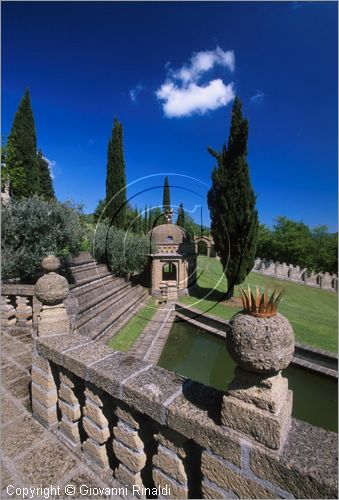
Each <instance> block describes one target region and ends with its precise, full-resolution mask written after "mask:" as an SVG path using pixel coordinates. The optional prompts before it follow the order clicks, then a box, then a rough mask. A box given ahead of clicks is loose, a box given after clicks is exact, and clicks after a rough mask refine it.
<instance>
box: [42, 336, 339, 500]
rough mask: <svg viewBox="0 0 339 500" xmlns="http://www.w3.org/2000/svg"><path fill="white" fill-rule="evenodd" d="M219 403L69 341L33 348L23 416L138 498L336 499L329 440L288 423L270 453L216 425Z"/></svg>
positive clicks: (200, 389)
mask: <svg viewBox="0 0 339 500" xmlns="http://www.w3.org/2000/svg"><path fill="white" fill-rule="evenodd" d="M223 396H224V393H222V392H220V391H217V390H214V389H211V388H208V387H205V386H203V385H202V384H199V383H195V382H192V381H190V380H187V379H184V378H183V377H181V376H179V375H177V374H175V373H173V372H168V371H167V370H164V369H162V368H160V367H156V366H152V365H151V364H146V363H144V362H142V361H139V360H136V359H134V358H132V357H131V356H129V355H128V354H125V353H120V352H117V351H113V350H112V349H110V348H109V347H107V346H106V345H104V344H101V343H94V342H93V341H90V340H89V339H88V338H85V337H82V336H79V335H77V334H72V335H70V334H69V333H68V334H67V335H54V336H50V337H40V338H39V337H38V338H35V339H34V347H33V362H32V407H33V413H34V415H35V417H36V418H37V419H38V420H39V421H40V422H41V423H42V424H43V425H45V427H47V428H48V429H50V430H51V431H52V432H54V433H56V434H57V435H58V437H59V438H60V439H62V440H63V442H64V443H65V444H67V445H68V446H69V447H70V448H71V449H72V450H73V451H74V452H75V453H76V454H77V455H78V456H79V457H81V458H82V459H83V460H84V461H86V462H87V463H88V464H89V465H90V467H91V468H92V469H93V470H94V471H96V472H97V474H98V475H100V476H101V477H112V475H114V476H115V477H116V478H117V479H118V480H119V481H121V483H122V484H124V485H128V486H129V487H130V488H131V489H133V486H134V490H133V492H134V494H136V495H138V496H145V491H143V490H142V488H143V487H145V488H152V487H158V488H159V487H163V488H165V487H167V488H170V491H169V495H168V497H169V498H237V497H240V498H337V485H336V477H337V464H336V454H337V435H336V434H334V433H331V432H326V431H324V430H323V429H320V428H316V427H313V426H311V425H309V424H306V423H304V422H301V421H297V420H294V419H292V423H291V428H290V431H289V434H288V440H287V442H286V443H285V445H284V447H283V448H282V449H280V450H276V451H274V450H270V449H268V448H266V447H265V446H263V445H260V444H258V443H257V442H256V441H255V440H254V439H251V438H250V437H249V436H247V435H245V434H242V433H240V432H235V431H232V430H231V429H230V428H228V427H226V426H225V425H222V423H221V405H222V399H223ZM239 418H240V419H241V415H239ZM138 487H139V488H140V489H138ZM157 496H158V497H163V496H166V494H165V491H163V492H161V491H159V490H158V492H157Z"/></svg>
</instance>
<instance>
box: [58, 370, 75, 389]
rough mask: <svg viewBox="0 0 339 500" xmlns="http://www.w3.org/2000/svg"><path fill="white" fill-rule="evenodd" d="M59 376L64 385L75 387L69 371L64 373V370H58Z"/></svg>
mask: <svg viewBox="0 0 339 500" xmlns="http://www.w3.org/2000/svg"><path fill="white" fill-rule="evenodd" d="M59 377H60V382H61V383H63V384H64V385H67V386H68V387H70V388H71V389H74V387H75V379H74V375H72V374H71V373H69V372H67V373H66V372H62V371H60V374H59Z"/></svg>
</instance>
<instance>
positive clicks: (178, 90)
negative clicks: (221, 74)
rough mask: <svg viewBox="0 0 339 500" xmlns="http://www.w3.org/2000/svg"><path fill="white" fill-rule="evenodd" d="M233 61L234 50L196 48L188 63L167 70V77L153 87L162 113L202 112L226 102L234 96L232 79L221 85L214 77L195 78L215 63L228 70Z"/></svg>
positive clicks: (230, 68)
mask: <svg viewBox="0 0 339 500" xmlns="http://www.w3.org/2000/svg"><path fill="white" fill-rule="evenodd" d="M234 65H235V58H234V52H233V51H232V50H229V51H226V52H225V51H224V50H222V49H221V48H220V47H217V48H216V49H215V50H207V51H201V52H196V53H194V54H193V55H192V57H191V59H190V62H189V64H186V65H184V66H183V67H182V68H180V69H178V70H169V73H168V78H167V80H166V81H165V82H164V83H163V84H162V85H161V87H160V88H159V89H158V90H157V91H156V96H157V98H158V99H159V100H160V101H161V102H162V105H163V110H164V113H165V116H167V117H168V118H172V117H182V116H190V115H192V114H194V113H199V114H204V113H206V112H207V111H210V110H215V109H218V108H219V107H221V106H226V105H227V104H228V103H229V102H230V101H231V100H232V99H234V97H235V94H234V89H233V83H229V84H228V85H225V84H224V82H223V81H222V80H221V79H220V78H218V79H214V80H210V81H209V82H208V83H206V84H199V80H200V79H201V77H202V76H203V75H204V74H205V73H206V72H208V71H210V70H211V69H213V68H214V67H215V66H222V67H224V68H227V69H228V70H229V71H231V72H232V71H234Z"/></svg>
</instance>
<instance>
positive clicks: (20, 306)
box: [15, 295, 32, 327]
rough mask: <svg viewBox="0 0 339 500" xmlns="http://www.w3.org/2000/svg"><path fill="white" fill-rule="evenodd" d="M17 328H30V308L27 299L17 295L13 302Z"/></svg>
mask: <svg viewBox="0 0 339 500" xmlns="http://www.w3.org/2000/svg"><path fill="white" fill-rule="evenodd" d="M15 305H16V318H17V320H18V321H17V326H22V327H27V326H32V307H31V306H30V305H29V301H28V298H27V297H23V296H20V295H18V296H17V297H16V300H15Z"/></svg>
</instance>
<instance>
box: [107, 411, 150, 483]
mask: <svg viewBox="0 0 339 500" xmlns="http://www.w3.org/2000/svg"><path fill="white" fill-rule="evenodd" d="M116 416H117V417H118V423H117V425H116V427H114V429H113V434H114V438H113V450H114V453H115V455H116V457H117V459H118V460H119V461H120V464H119V466H118V468H117V469H116V471H115V477H116V478H117V480H118V481H120V482H121V483H123V484H127V486H128V487H130V488H132V487H133V485H138V486H143V482H142V479H141V471H142V469H143V468H144V467H145V464H146V453H145V451H144V443H143V441H142V440H141V438H140V435H139V430H140V420H139V418H138V417H137V415H136V413H135V412H133V411H132V410H130V409H129V408H126V407H118V408H117V410H116Z"/></svg>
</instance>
